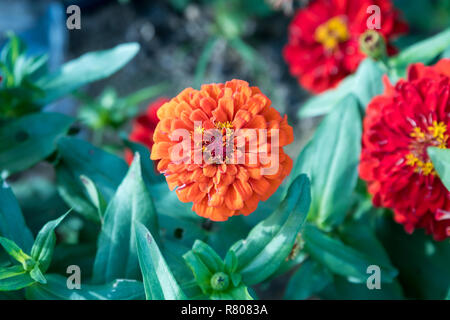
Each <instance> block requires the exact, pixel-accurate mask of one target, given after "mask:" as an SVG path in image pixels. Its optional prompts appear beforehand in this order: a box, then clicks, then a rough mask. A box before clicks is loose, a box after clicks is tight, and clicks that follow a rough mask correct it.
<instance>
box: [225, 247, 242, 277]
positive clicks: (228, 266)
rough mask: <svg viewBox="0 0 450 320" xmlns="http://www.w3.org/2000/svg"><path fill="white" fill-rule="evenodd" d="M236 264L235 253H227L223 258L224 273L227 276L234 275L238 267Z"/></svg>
mask: <svg viewBox="0 0 450 320" xmlns="http://www.w3.org/2000/svg"><path fill="white" fill-rule="evenodd" d="M238 264H239V263H238V260H237V257H236V253H235V252H234V251H228V252H227V255H226V256H225V271H226V272H227V273H228V274H232V273H234V272H235V271H236V269H237V267H238Z"/></svg>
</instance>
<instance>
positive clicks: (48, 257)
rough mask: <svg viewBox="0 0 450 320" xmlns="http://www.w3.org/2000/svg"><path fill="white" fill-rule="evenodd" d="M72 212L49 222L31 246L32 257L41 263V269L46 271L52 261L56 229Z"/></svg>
mask: <svg viewBox="0 0 450 320" xmlns="http://www.w3.org/2000/svg"><path fill="white" fill-rule="evenodd" d="M69 213H70V211H69V212H67V213H65V214H63V215H62V216H61V217H59V218H58V219H56V220H52V221H49V222H47V223H46V224H45V225H44V226H43V227H42V229H41V231H39V233H38V235H37V237H36V240H35V241H34V244H33V248H31V257H32V258H33V259H34V260H35V261H37V262H38V263H39V269H40V270H41V271H42V272H46V271H47V269H48V267H49V266H50V262H51V261H52V256H53V250H54V249H55V243H56V235H55V229H56V227H58V225H59V224H60V223H61V221H63V220H64V218H65V217H66V216H67V215H68V214H69Z"/></svg>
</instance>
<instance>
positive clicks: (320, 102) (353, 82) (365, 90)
mask: <svg viewBox="0 0 450 320" xmlns="http://www.w3.org/2000/svg"><path fill="white" fill-rule="evenodd" d="M384 74H386V70H385V67H383V65H382V64H381V63H380V62H376V61H374V60H372V59H370V58H367V59H365V60H364V61H363V62H361V64H360V65H359V67H358V70H357V71H356V73H355V74H353V75H350V76H347V77H346V78H345V79H344V80H342V81H341V83H340V84H339V86H338V87H337V88H335V89H330V90H327V91H325V92H324V93H322V94H319V95H317V96H314V97H312V98H310V99H309V100H308V101H307V102H306V103H305V104H304V105H303V106H302V107H301V108H300V110H299V112H298V117H299V118H306V117H316V116H320V115H324V114H327V113H329V112H331V111H332V110H334V109H335V108H337V107H338V105H339V104H341V103H342V100H343V99H344V98H346V97H347V95H349V94H353V95H354V96H355V97H357V98H358V100H359V102H360V104H361V106H363V107H364V109H365V108H366V107H367V105H368V103H369V102H370V101H371V100H372V98H373V97H374V96H376V95H379V94H381V93H382V92H383V81H382V78H383V75H384Z"/></svg>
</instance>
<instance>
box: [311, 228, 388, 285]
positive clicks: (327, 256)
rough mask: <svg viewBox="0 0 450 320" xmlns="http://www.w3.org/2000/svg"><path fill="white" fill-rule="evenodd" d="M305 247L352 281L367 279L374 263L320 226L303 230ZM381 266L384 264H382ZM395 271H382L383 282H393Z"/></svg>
mask: <svg viewBox="0 0 450 320" xmlns="http://www.w3.org/2000/svg"><path fill="white" fill-rule="evenodd" d="M302 236H303V239H304V240H305V245H304V248H305V250H306V251H307V252H308V253H309V254H310V255H311V257H312V258H313V259H314V260H316V261H318V262H320V263H321V264H322V265H324V266H326V267H327V268H328V269H329V270H330V271H332V272H333V273H335V274H338V275H341V276H343V277H346V278H347V279H348V280H349V281H351V282H356V283H364V282H366V281H367V278H368V276H369V275H368V274H367V267H368V266H370V265H372V264H374V263H373V260H372V259H370V258H369V257H367V256H366V255H365V254H364V253H361V252H359V251H357V250H355V249H353V248H351V247H350V246H347V245H345V244H344V243H343V242H342V241H340V240H339V239H337V238H332V237H330V236H328V235H326V234H325V233H323V232H322V231H320V230H319V229H318V228H316V227H314V226H312V225H307V226H305V228H304V230H303V234H302ZM380 267H381V268H382V267H383V266H380ZM395 275H396V273H394V272H387V271H386V272H385V270H384V269H383V271H382V272H381V281H382V282H391V281H392V279H393V278H394V277H395Z"/></svg>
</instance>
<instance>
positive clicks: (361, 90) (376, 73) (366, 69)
mask: <svg viewBox="0 0 450 320" xmlns="http://www.w3.org/2000/svg"><path fill="white" fill-rule="evenodd" d="M384 74H386V70H385V68H384V69H383V68H382V65H380V63H379V62H376V61H374V60H372V59H370V58H367V59H365V60H364V61H363V62H361V64H360V65H359V67H358V71H357V72H356V74H355V83H354V88H353V92H354V94H355V96H357V97H358V99H359V102H360V104H361V106H362V107H363V108H364V109H366V108H367V105H368V104H369V102H370V101H371V100H372V98H373V97H374V96H377V95H379V94H381V93H383V89H384V87H383V81H382V78H383V75H384Z"/></svg>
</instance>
